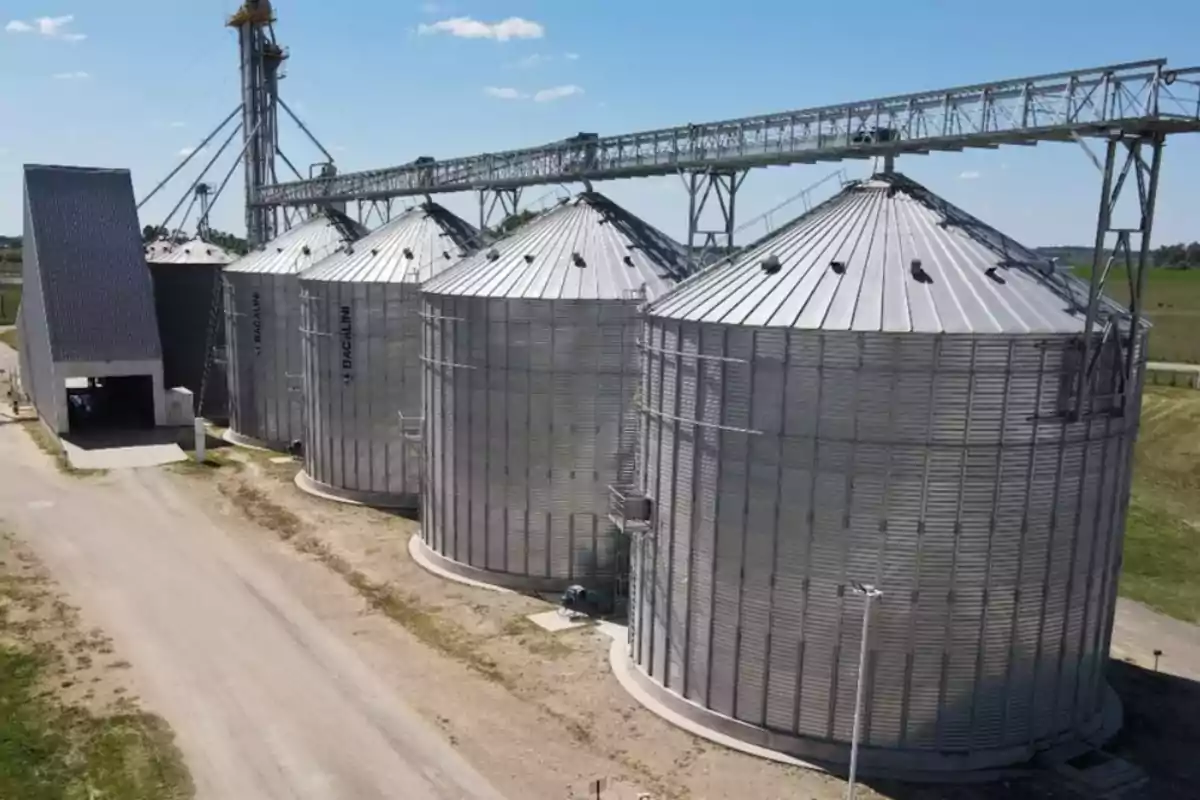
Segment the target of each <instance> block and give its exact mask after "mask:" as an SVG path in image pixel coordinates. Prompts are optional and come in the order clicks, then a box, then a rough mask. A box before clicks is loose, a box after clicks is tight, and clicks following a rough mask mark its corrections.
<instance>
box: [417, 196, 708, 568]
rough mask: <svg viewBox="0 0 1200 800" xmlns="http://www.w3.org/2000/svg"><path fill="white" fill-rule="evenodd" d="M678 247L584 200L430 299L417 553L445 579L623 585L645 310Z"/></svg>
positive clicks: (680, 267) (504, 245)
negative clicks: (624, 507)
mask: <svg viewBox="0 0 1200 800" xmlns="http://www.w3.org/2000/svg"><path fill="white" fill-rule="evenodd" d="M685 263H686V262H685V260H684V258H683V256H682V252H681V249H680V247H679V245H677V244H676V243H674V242H672V241H670V240H669V239H668V238H667V237H666V236H664V235H663V234H661V233H660V232H658V231H656V230H655V229H653V228H651V227H650V226H648V225H646V223H644V222H642V221H641V220H639V219H637V218H636V217H634V216H632V215H631V214H629V213H628V212H626V211H625V210H623V209H621V208H620V207H618V206H617V205H615V204H613V203H612V202H611V201H609V200H608V199H607V198H605V197H604V196H602V195H600V194H597V193H594V192H590V191H589V192H586V193H583V194H580V195H578V196H577V197H575V198H573V199H571V200H569V201H567V202H565V203H564V204H562V205H560V206H559V207H558V208H555V209H554V210H552V211H549V212H547V213H546V214H544V215H543V216H540V217H539V218H537V219H535V220H533V221H532V222H529V223H527V224H526V225H525V226H524V227H522V228H520V229H519V230H518V231H516V232H515V233H514V234H513V235H512V236H511V237H510V238H508V239H505V240H503V241H501V242H498V243H496V244H495V245H492V246H490V247H489V248H487V249H486V250H485V251H484V252H480V253H478V254H476V255H474V256H472V257H470V258H468V259H467V260H465V261H464V262H463V263H461V264H459V265H458V266H456V267H453V268H451V269H450V270H448V271H446V272H445V273H443V274H442V275H440V276H438V277H437V278H434V279H433V280H432V281H430V282H429V283H428V284H426V285H425V287H424V290H423V297H424V302H423V307H424V319H423V324H424V328H425V332H424V346H423V354H424V355H423V361H424V387H425V389H424V390H425V436H426V439H425V449H426V461H425V464H426V474H425V482H426V483H425V495H424V504H423V513H422V527H421V531H422V540H423V543H424V546H425V547H424V549H425V552H426V555H427V556H428V557H430V558H431V559H433V560H434V561H435V562H436V563H438V564H440V565H441V566H443V567H444V568H447V569H450V570H453V571H456V572H458V573H460V574H463V575H467V576H472V577H477V578H480V579H482V580H486V581H489V582H491V583H498V584H504V585H510V586H520V587H524V588H531V589H547V590H550V589H555V588H559V587H562V586H564V585H568V584H571V583H583V584H593V585H595V584H600V583H608V582H611V581H612V580H613V579H614V578H615V577H616V575H617V569H618V566H617V562H618V552H617V551H618V548H617V538H616V536H615V535H614V531H613V530H612V526H611V524H610V523H609V521H608V519H607V507H608V492H607V487H608V485H609V484H611V483H615V482H618V481H620V480H622V479H631V478H632V469H633V459H632V455H633V453H632V450H633V447H634V445H635V442H636V424H637V417H636V414H635V413H634V403H635V392H636V389H637V384H638V366H637V365H638V357H637V338H638V334H639V331H640V323H639V321H638V320H639V317H638V312H639V307H640V305H641V304H642V303H643V301H644V299H646V298H654V297H657V296H659V295H660V294H662V293H663V292H664V291H666V290H667V289H668V288H670V287H671V286H673V285H674V284H675V282H676V281H677V279H679V278H681V277H682V276H684V275H685V274H686V268H685Z"/></svg>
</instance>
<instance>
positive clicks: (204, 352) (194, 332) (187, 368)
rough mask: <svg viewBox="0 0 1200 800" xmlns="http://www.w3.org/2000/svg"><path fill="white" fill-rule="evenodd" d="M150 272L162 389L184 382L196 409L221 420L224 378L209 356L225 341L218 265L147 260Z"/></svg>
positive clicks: (225, 403)
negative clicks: (161, 360) (158, 342)
mask: <svg viewBox="0 0 1200 800" xmlns="http://www.w3.org/2000/svg"><path fill="white" fill-rule="evenodd" d="M150 274H151V276H152V277H153V279H154V305H155V310H156V311H157V314H158V333H159V339H161V340H162V351H163V383H164V385H165V387H166V388H168V389H170V388H173V387H176V386H186V387H187V388H188V389H191V390H192V392H193V393H194V394H195V403H194V405H195V408H194V409H193V410H194V411H195V412H196V413H198V414H200V413H202V414H203V415H204V416H207V417H208V418H209V419H222V418H224V417H225V416H226V414H227V413H228V405H229V395H228V392H227V390H226V386H225V376H224V375H222V374H221V372H220V365H219V364H216V363H215V362H213V361H212V360H211V359H212V348H214V347H219V346H221V345H222V344H223V343H224V341H225V330H224V325H223V323H222V317H223V313H222V309H223V296H222V295H223V293H221V292H219V291H217V290H218V289H219V287H220V281H221V266H220V265H218V264H150ZM214 306H215V307H214ZM206 365H207V369H206ZM201 383H203V384H204V395H205V396H204V397H203V398H201V396H200V391H201Z"/></svg>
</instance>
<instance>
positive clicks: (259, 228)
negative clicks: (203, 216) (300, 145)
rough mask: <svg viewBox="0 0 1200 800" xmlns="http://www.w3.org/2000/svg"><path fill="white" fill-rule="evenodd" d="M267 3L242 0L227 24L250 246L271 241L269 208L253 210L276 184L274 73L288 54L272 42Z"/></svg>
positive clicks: (273, 216) (276, 81)
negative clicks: (238, 96)
mask: <svg viewBox="0 0 1200 800" xmlns="http://www.w3.org/2000/svg"><path fill="white" fill-rule="evenodd" d="M274 21H275V15H274V13H273V11H272V9H271V3H270V0H245V2H244V3H243V4H242V7H241V8H240V9H239V10H238V12H237V13H236V14H234V15H233V16H232V17H230V19H229V22H228V25H229V27H231V28H235V29H237V32H238V47H239V53H240V57H241V74H242V137H243V141H244V143H245V151H244V156H243V157H244V159H245V165H246V237H247V239H248V240H249V243H250V245H251V247H253V246H256V245H261V244H263V243H264V242H268V241H270V240H271V239H273V238H275V236H276V234H277V233H279V231H277V230H276V228H277V216H276V211H275V209H274V208H271V207H269V206H261V205H255V204H254V202H253V201H254V199H255V198H256V197H257V195H258V191H259V189H260V188H261V187H263V186H268V185H271V184H274V183H277V182H278V179H277V177H276V175H275V156H276V153H277V152H278V144H279V140H278V136H279V128H278V125H277V121H278V117H277V112H278V108H279V70H280V67H281V66H282V65H283V61H284V59H286V58H287V54H286V53H285V52H284V51H283V48H282V47H280V46H279V45H278V44H276V42H275V31H274V28H273V23H274Z"/></svg>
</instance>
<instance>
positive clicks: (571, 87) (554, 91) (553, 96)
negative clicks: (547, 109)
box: [533, 83, 583, 103]
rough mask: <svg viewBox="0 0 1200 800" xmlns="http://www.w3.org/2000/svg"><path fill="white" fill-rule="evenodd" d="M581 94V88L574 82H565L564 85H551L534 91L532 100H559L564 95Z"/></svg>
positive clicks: (543, 101)
mask: <svg viewBox="0 0 1200 800" xmlns="http://www.w3.org/2000/svg"><path fill="white" fill-rule="evenodd" d="M577 94H583V88H582V87H580V86H576V85H575V84H573V83H571V84H567V85H566V86H553V87H551V88H549V89H542V90H541V91H538V92H535V93H534V95H533V100H534V102H536V103H549V102H550V101H552V100H560V99H562V98H564V97H571V96H572V95H577Z"/></svg>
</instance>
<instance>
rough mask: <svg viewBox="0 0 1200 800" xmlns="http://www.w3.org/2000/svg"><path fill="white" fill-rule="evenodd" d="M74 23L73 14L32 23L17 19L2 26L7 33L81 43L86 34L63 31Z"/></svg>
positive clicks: (39, 18)
mask: <svg viewBox="0 0 1200 800" xmlns="http://www.w3.org/2000/svg"><path fill="white" fill-rule="evenodd" d="M74 21H75V15H74V14H65V15H63V16H61V17H38V18H37V19H35V20H33V22H32V23H29V22H24V21H22V20H19V19H14V20H12V21H11V22H9V23H8V24H7V25H5V26H4V30H6V31H8V32H9V33H32V32H34V31H36V32H37V33H39V34H41V35H42V36H45V37H46V38H47V39H62V40H63V41H65V42H82V41H83V40H84V39H86V38H87V34H84V33H75V32H74V31H67V30H63V29H64V28H66V26H68V25H70V24H71V23H72V22H74Z"/></svg>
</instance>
